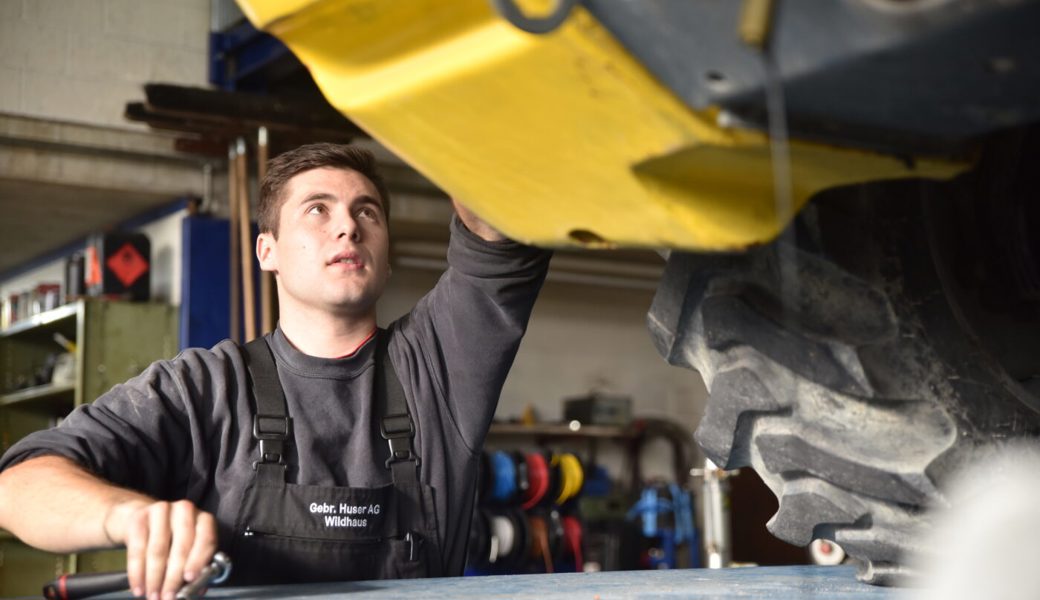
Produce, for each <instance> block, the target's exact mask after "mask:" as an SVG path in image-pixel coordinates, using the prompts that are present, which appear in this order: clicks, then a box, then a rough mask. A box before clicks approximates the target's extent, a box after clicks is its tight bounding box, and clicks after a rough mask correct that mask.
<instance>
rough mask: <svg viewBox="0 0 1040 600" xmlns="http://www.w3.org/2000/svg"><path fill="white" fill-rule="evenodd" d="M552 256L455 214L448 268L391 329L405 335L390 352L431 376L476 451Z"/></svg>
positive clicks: (447, 406)
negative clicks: (481, 232) (478, 231)
mask: <svg viewBox="0 0 1040 600" xmlns="http://www.w3.org/2000/svg"><path fill="white" fill-rule="evenodd" d="M550 257H551V252H549V251H546V250H542V249H538V248H534V247H531V246H525V245H523V244H520V243H517V242H514V241H511V240H506V241H502V242H487V241H485V240H483V239H482V238H480V237H478V236H477V235H475V234H473V233H472V232H470V231H469V230H468V229H466V227H465V225H463V224H462V222H461V221H460V220H459V219H458V217H457V216H454V217H453V218H452V223H451V241H450V242H449V245H448V270H447V271H446V272H445V273H444V274H443V275H442V276H441V278H440V280H439V281H438V282H437V285H436V286H434V288H433V289H432V290H431V291H430V292H429V293H428V294H426V296H424V297H423V298H422V299H421V300H420V301H419V302H418V303H417V304H416V306H415V308H414V309H413V310H412V312H411V313H409V314H408V315H407V316H405V317H403V318H402V319H400V320H398V321H397V322H396V323H394V324H393V325H392V326H391V329H396V330H397V333H398V334H399V335H398V336H396V337H397V338H398V340H400V341H399V342H398V343H397V346H398V347H397V348H396V349H395V348H393V347H392V348H391V356H392V357H393V358H394V359H395V361H398V360H406V361H410V362H413V363H415V364H416V365H417V366H419V368H420V369H422V370H424V371H426V372H428V373H429V374H430V379H432V382H431V383H432V385H433V387H434V388H435V389H436V390H437V395H438V396H439V397H440V398H442V399H443V400H444V402H445V403H446V408H447V410H448V413H449V414H450V417H451V419H452V420H453V422H454V424H455V426H456V427H457V429H458V432H459V434H460V435H461V436H462V439H463V441H464V442H465V443H466V445H467V446H468V447H469V448H470V449H471V450H475V449H476V448H479V447H480V446H481V445H482V444H483V439H484V436H485V435H486V433H487V428H488V425H489V424H490V422H491V418H492V417H493V415H494V413H495V408H496V406H497V404H498V398H499V394H500V393H501V391H502V385H503V384H504V383H505V379H506V376H507V375H508V373H509V369H510V367H511V366H512V364H513V359H514V357H515V356H516V352H517V349H518V348H519V346H520V340H521V338H522V337H523V335H524V332H525V331H526V329H527V322H528V319H529V318H530V316H531V310H532V309H533V307H534V302H535V299H536V298H537V296H538V292H539V290H540V289H541V287H542V283H543V282H544V281H545V276H546V273H547V271H548V267H549V259H550ZM402 383H404V382H402ZM420 387H426V386H420Z"/></svg>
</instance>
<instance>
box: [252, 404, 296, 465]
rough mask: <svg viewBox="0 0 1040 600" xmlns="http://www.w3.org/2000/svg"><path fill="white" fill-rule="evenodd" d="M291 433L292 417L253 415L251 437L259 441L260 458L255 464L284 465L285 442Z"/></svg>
mask: <svg viewBox="0 0 1040 600" xmlns="http://www.w3.org/2000/svg"><path fill="white" fill-rule="evenodd" d="M290 435H292V419H291V418H290V417H282V416H273V415H254V416H253V438H255V439H256V440H259V442H260V460H256V461H253V470H254V471H255V470H256V469H257V465H261V464H265V465H285V442H286V440H288V439H289V436H290Z"/></svg>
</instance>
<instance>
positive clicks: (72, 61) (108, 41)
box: [0, 0, 209, 128]
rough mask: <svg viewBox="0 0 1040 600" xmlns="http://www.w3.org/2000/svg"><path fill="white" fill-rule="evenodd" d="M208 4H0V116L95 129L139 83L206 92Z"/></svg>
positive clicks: (99, 0) (56, 0) (165, 0)
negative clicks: (192, 87)
mask: <svg viewBox="0 0 1040 600" xmlns="http://www.w3.org/2000/svg"><path fill="white" fill-rule="evenodd" d="M208 31H209V0H172V1H170V0H0V112H8V113H14V114H22V115H30V116H35V117H45V118H52V119H57V120H61V121H76V122H82V123H92V124H95V125H115V126H119V127H128V128H129V127H140V126H137V125H134V124H131V123H130V122H128V121H126V120H125V119H123V106H124V105H125V104H126V102H128V101H131V100H135V99H140V98H142V97H143V93H142V90H141V85H142V84H144V83H145V82H150V81H155V82H166V83H179V84H183V85H198V86H202V85H205V84H206V60H207V58H206V51H207V40H208Z"/></svg>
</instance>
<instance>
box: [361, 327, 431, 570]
mask: <svg viewBox="0 0 1040 600" xmlns="http://www.w3.org/2000/svg"><path fill="white" fill-rule="evenodd" d="M389 344H390V334H389V332H387V331H386V330H383V329H381V330H379V331H378V332H377V335H376V360H375V363H376V372H375V384H374V387H375V390H374V392H375V394H374V396H375V415H376V417H377V418H379V434H380V435H381V436H383V439H384V440H386V441H387V443H388V444H389V446H390V456H389V458H387V459H386V462H385V463H384V464H385V465H386V468H387V469H390V472H391V474H392V475H393V479H394V489H395V490H397V499H398V507H397V524H398V527H399V529H400V530H401V531H404V532H406V533H405V536H404V539H405V540H406V541H408V543H409V551H408V559H409V560H418V559H419V557H420V556H421V555H422V553H423V550H422V547H423V542H424V540H423V537H422V535H420V534H419V533H418V531H417V530H418V529H420V528H421V525H422V524H423V523H424V519H426V518H429V517H430V515H426V514H425V511H424V510H423V506H422V501H421V497H420V492H419V464H420V463H421V461H420V460H419V456H418V455H417V454H416V453H415V449H414V446H413V445H412V440H413V439H414V438H415V424H414V423H413V422H412V417H411V415H410V414H409V413H408V402H407V401H406V400H405V396H404V388H402V387H401V381H400V380H399V379H398V378H397V372H396V371H395V370H394V365H393V364H392V363H391V362H390V352H389Z"/></svg>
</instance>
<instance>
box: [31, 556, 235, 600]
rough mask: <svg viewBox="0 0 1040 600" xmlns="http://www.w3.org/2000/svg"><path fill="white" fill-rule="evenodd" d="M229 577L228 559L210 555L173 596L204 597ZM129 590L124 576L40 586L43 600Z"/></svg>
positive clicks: (73, 578) (69, 578)
mask: <svg viewBox="0 0 1040 600" xmlns="http://www.w3.org/2000/svg"><path fill="white" fill-rule="evenodd" d="M230 574H231V559H229V558H228V556H227V554H224V553H223V552H217V553H216V554H214V555H213V560H212V561H211V562H210V563H209V564H208V565H207V566H206V567H204V568H203V569H202V571H200V572H199V576H198V577H196V578H195V580H194V581H192V582H190V583H187V584H185V585H184V586H183V587H181V589H180V591H178V592H177V599H178V600H191V599H193V598H198V597H199V596H201V595H202V594H203V593H205V591H206V588H208V587H209V586H211V585H217V584H220V583H223V582H224V581H226V580H227V578H228V575H230ZM128 587H130V580H129V578H128V577H127V576H126V573H125V572H118V573H83V574H76V575H62V576H61V577H59V578H57V579H55V580H54V581H52V582H50V583H48V584H47V585H45V586H43V597H44V598H47V600H77V599H79V598H88V597H90V596H99V595H101V594H108V593H111V592H118V591H120V590H125V589H127V588H128Z"/></svg>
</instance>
